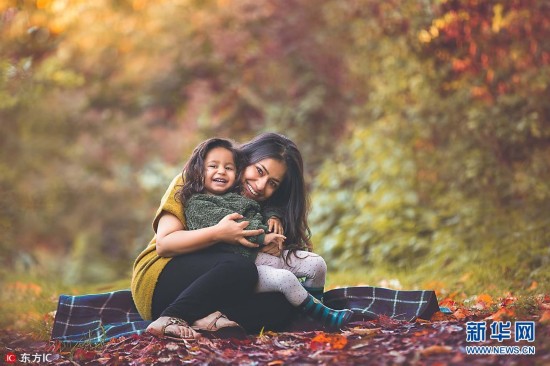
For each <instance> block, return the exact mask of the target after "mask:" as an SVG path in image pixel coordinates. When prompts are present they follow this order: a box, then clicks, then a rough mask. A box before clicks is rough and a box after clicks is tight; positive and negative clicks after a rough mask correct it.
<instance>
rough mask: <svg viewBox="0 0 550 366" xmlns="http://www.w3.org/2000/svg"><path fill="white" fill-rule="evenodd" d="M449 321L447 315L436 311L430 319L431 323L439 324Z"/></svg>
mask: <svg viewBox="0 0 550 366" xmlns="http://www.w3.org/2000/svg"><path fill="white" fill-rule="evenodd" d="M445 320H449V315H446V314H443V313H442V312H441V311H436V312H435V313H434V314H433V315H432V317H431V318H430V321H431V322H441V321H445Z"/></svg>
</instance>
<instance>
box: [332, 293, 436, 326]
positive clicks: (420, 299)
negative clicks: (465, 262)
mask: <svg viewBox="0 0 550 366" xmlns="http://www.w3.org/2000/svg"><path fill="white" fill-rule="evenodd" d="M323 303H324V304H325V305H327V306H329V307H331V308H333V309H351V310H353V312H354V313H356V314H362V315H363V316H364V317H365V318H372V319H374V318H377V317H378V316H379V315H386V316H389V317H390V318H394V319H399V320H407V321H414V320H416V318H421V319H427V320H429V319H430V318H431V317H432V315H433V314H434V313H435V312H436V311H439V305H438V302H437V297H436V295H435V292H434V291H426V290H419V291H401V290H391V289H388V288H382V287H370V286H357V287H343V288H337V289H334V290H330V291H327V292H325V294H324V296H323Z"/></svg>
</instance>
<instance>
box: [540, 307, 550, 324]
mask: <svg viewBox="0 0 550 366" xmlns="http://www.w3.org/2000/svg"><path fill="white" fill-rule="evenodd" d="M539 323H541V324H550V310H545V311H544V312H543V313H542V315H541V317H540V319H539Z"/></svg>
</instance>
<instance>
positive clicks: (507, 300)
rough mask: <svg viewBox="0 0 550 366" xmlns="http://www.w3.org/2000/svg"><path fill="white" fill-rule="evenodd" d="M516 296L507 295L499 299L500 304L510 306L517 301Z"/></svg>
mask: <svg viewBox="0 0 550 366" xmlns="http://www.w3.org/2000/svg"><path fill="white" fill-rule="evenodd" d="M517 299H518V298H517V297H515V296H512V295H507V296H506V297H504V298H503V299H502V300H501V301H500V305H501V306H510V305H512V304H513V303H515V302H516V301H517Z"/></svg>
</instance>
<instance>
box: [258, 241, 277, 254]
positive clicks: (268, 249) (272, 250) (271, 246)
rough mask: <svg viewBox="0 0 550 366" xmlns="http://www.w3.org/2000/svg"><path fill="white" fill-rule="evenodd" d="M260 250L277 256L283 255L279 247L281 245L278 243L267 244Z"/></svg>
mask: <svg viewBox="0 0 550 366" xmlns="http://www.w3.org/2000/svg"><path fill="white" fill-rule="evenodd" d="M260 252H262V253H266V254H270V255H274V256H275V257H280V256H281V250H280V249H279V245H278V244H277V243H270V244H267V245H265V246H263V247H262V248H261V249H260Z"/></svg>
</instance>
